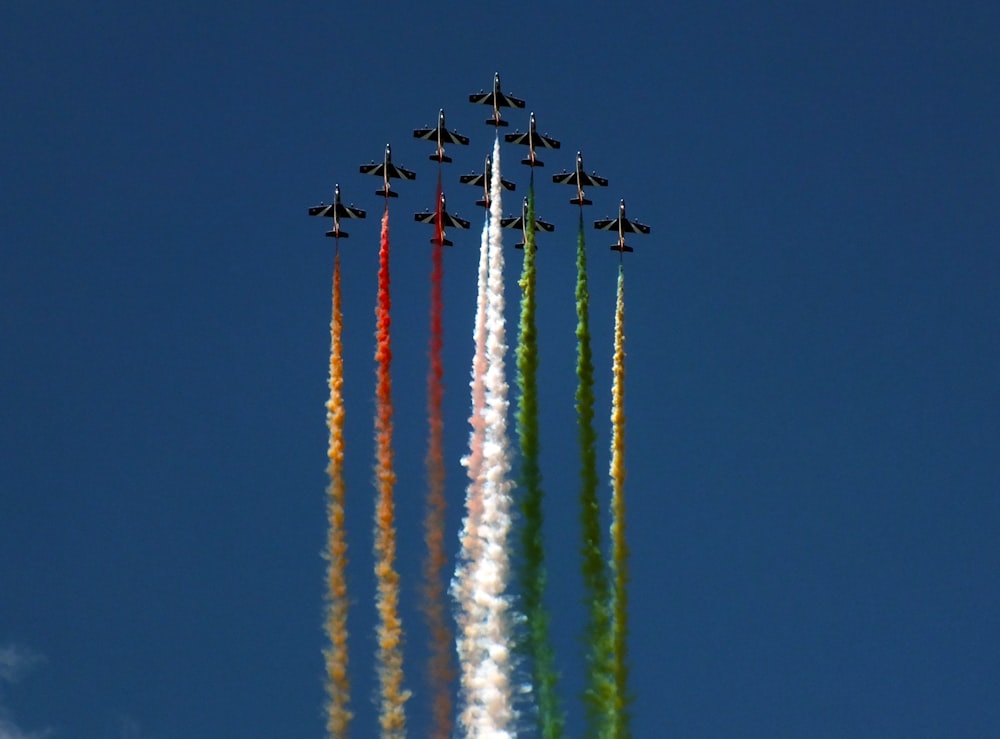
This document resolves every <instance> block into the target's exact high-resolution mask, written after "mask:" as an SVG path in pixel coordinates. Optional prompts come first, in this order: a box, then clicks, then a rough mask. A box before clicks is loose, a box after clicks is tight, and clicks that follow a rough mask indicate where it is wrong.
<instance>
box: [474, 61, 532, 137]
mask: <svg viewBox="0 0 1000 739" xmlns="http://www.w3.org/2000/svg"><path fill="white" fill-rule="evenodd" d="M469 102H470V103H481V104H482V105H492V106H493V117H492V118H487V119H486V123H487V125H490V126H496V127H497V128H499V127H500V126H506V125H507V121H505V120H503V119H502V118H501V117H500V108H523V107H524V101H523V100H521V99H519V98H516V97H514V96H513V95H507V94H506V93H503V92H501V91H500V73H499V72H497V73H496V74H494V75H493V92H482V91H480V92H474V93H472V94H471V95H469Z"/></svg>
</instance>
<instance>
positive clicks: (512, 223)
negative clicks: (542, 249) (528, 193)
mask: <svg viewBox="0 0 1000 739" xmlns="http://www.w3.org/2000/svg"><path fill="white" fill-rule="evenodd" d="M526 223H528V199H527V198H525V199H524V201H523V202H522V203H521V215H520V216H517V217H513V216H512V217H510V218H501V219H500V226H501V227H502V228H519V229H521V238H525V237H524V227H525V224H526ZM555 230H556V227H555V226H553V225H552V224H551V223H547V222H545V221H543V220H541V219H540V218H537V217H536V218H535V231H548V232H549V233H552V232H553V231H555ZM514 248H515V249H523V248H524V242H523V241H522V242H521V243H520V244H514ZM536 248H537V247H536Z"/></svg>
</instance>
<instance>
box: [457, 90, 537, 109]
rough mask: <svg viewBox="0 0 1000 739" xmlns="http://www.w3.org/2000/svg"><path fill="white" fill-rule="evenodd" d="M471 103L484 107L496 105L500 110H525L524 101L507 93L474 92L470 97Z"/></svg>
mask: <svg viewBox="0 0 1000 739" xmlns="http://www.w3.org/2000/svg"><path fill="white" fill-rule="evenodd" d="M469 102H470V103H482V104H483V105H496V106H497V107H498V108H523V107H524V101H523V100H521V99H520V98H516V97H514V96H512V95H508V94H507V93H504V92H500V93H496V94H494V93H493V92H474V93H472V94H471V95H469Z"/></svg>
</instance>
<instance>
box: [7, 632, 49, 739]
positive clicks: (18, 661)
mask: <svg viewBox="0 0 1000 739" xmlns="http://www.w3.org/2000/svg"><path fill="white" fill-rule="evenodd" d="M44 663H45V657H44V656H42V655H41V654H38V653H37V652H35V651H32V650H31V649H28V648H27V647H24V646H21V645H19V644H4V645H0V739H45V738H46V737H49V736H51V735H52V730H51V729H41V730H37V731H28V730H26V729H22V728H20V727H19V726H18V725H17V724H16V723H15V722H14V719H13V717H12V715H11V712H10V710H9V709H8V708H7V705H6V701H5V700H4V698H5V695H4V692H5V691H4V690H3V688H4V685H13V684H14V683H16V682H18V681H19V680H21V678H23V677H24V676H25V675H27V674H28V673H29V672H31V671H32V670H33V669H35V668H36V667H38V666H39V665H41V664H44Z"/></svg>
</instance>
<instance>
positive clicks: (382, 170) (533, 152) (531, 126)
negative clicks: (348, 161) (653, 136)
mask: <svg viewBox="0 0 1000 739" xmlns="http://www.w3.org/2000/svg"><path fill="white" fill-rule="evenodd" d="M469 101H470V102H472V103H476V104H481V105H489V106H491V107H492V108H493V115H492V117H490V118H488V119H487V120H486V123H487V124H488V125H491V126H494V127H496V128H497V129H499V128H500V127H502V126H507V125H508V123H507V121H505V120H503V118H502V117H501V115H500V109H501V108H524V107H525V103H524V101H523V100H521V99H520V98H516V97H514V96H513V95H508V94H507V93H505V92H503V91H502V90H501V89H500V73H499V72H497V73H496V74H494V76H493V89H492V91H490V92H482V91H481V92H478V93H473V94H471V95H469ZM413 136H414V138H418V139H422V140H425V141H431V142H433V143H434V146H435V151H434V153H433V154H431V155H430V159H431V161H435V162H437V163H438V166H439V167H440V166H441V165H442V164H445V163H447V162H451V161H452V159H451V157H449V156H448V155H447V154H445V145H446V144H447V145H458V146H467V145H468V144H469V138H468V137H467V136H463V135H462V134H460V133H459V132H458V131H455V130H449V129H448V128H447V127H446V125H445V117H444V110H443V109H441V110H439V111H438V121H437V126H435V127H433V128H432V127H427V128H418V129H415V130H414V131H413ZM504 140H505V141H506V142H507V143H510V144H517V145H521V146H527V147H528V156H527V157H526V158H524V159H522V160H521V163H522V164H526V165H527V166H529V167H532V168H534V167H541V166H544V165H543V163H542V161H541V160H540V159H539V158H538V154H537V150H538V149H558V148H560V143H559V141H557V140H556V139H554V138H552V137H550V136H548V135H547V134H541V133H539V132H538V125H537V122H536V119H535V114H534V113H533V112H532V113H531V114H530V115H529V117H528V130H527V131H526V132H524V133H520V132H517V131H515V132H514V133H509V134H505V135H504ZM492 170H493V161H492V157H490V156H487V157H486V163H485V166H484V168H483V171H482V172H481V173H475V172H474V173H472V174H466V175H461V176H460V177H459V182H461V183H462V184H468V185H473V186H476V187H482V188H483V195H482V198H481V199H480V200H477V201H476V205H479V206H482V207H485V208H487V209H488V208H489V207H490V198H491V195H490V185H491V177H492ZM360 171H361V173H362V174H370V175H374V176H376V177H381V178H382V188H381V189H380V190H376V191H375V194H376V195H381V196H383V197H384V198H385V199H386V202H387V203H388V199H389V198H395V197H398V193H396V192H395V191H394V190H392V187H391V180H393V179H402V180H414V179H416V177H417V175H416V173H415V172H413V171H411V170H409V169H406V168H405V167H402V166H400V165H397V164H393V161H392V150H391V148H390V147H389V144H386V145H385V156H384V157H383V160H382V163H381V164H379V163H376V162H374V161H373V162H371V163H370V164H363V165H361V167H360ZM552 181H553V182H554V183H556V184H560V185H572V186H574V187H576V197H575V198H572V199H570V201H569V202H570V203H571V204H573V205H579V206H580V207H581V209H582V207H583V206H584V205H591V201H590V200H589V199H588V198H587V197H586V195H585V194H584V187H607V185H608V180H607V179H606V178H604V177H601V176H600V175H598V174H597V173H596V172H591V173H590V174H588V173H587V172H586V171H585V170H584V168H583V154H582V153H581V152H579V151H578V152H577V153H576V168H575V169H574V170H573V171H571V172H568V171H562V172H560V173H558V174H555V175H553V176H552ZM500 184H501V186H502V187H503V188H504V189H506V190H514V189H515V185H514V183H513V182H508V181H507V180H503V179H501V181H500ZM436 205H437V207H436V209H435V210H433V211H423V212H421V213H415V214H414V215H413V218H414V220H415V221H417V222H419V223H427V224H431V225H434V226H438V225H440V227H439V228H436V230H435V236H434V237H433V238H432V239H431V243H433V244H437V243H440V244H441V245H442V246H451V245H452V242H451V241H449V240H448V239H447V238H446V237H445V229H446V228H462V229H467V228H469V222H468V221H466V220H464V219H463V218H460V217H459V216H458V215H457V214H455V215H451V214H449V213H448V212H447V210H446V208H445V205H446V203H445V196H444V193H443V192H442V193H441V197H440V201H439V202H438V203H437V204H436ZM309 215H311V216H322V217H326V218H331V219H333V226H332V228H331V229H330V230H329V231H327V232H326V235H327V236H330V237H333V238H335V239H340V238H347V232H346V231H343V230H341V227H340V220H341V219H342V218H364V217H365V211H363V210H361V209H360V208H355V207H354V206H353V205H350V206H345V205H343V204H341V202H340V185H337V186H336V187H335V189H334V198H333V204H332V205H326V204H324V203H321V204H320V205H317V206H313V207H311V208H309ZM500 225H501V226H502V227H503V228H520V229H521V231H522V236H523V233H524V230H525V228H526V227H527V225H528V199H527V198H524V201H523V204H522V207H521V215H520V216H517V217H509V218H501V219H500ZM594 228H596V229H599V230H602V231H617V232H618V243H616V244H614V245H612V247H611V249H612V250H614V251H617V252H619V254H620V255H621V254H624V253H625V252H630V251H633V249H632V247H631V246H629V245H628V244H626V243H625V234H632V233H638V234H648V233H649V232H650V227H649V226H647V225H645V224H644V223H640V222H639V221H635V220H630V219H628V218H626V217H625V201H624V200H622V201H621V202H620V204H619V207H618V216H617V218H605V219H602V220H599V221H594ZM534 229H535V230H536V231H547V232H551V231H554V230H555V226H553V225H552V224H551V223H548V222H546V221H543V220H541V219H540V218H537V217H536V218H535V219H534ZM515 246H516V247H517V248H518V249H521V248H524V241H522V242H521V243H519V244H516V245H515Z"/></svg>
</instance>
